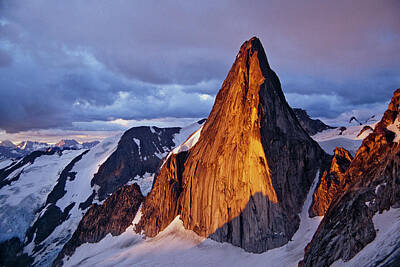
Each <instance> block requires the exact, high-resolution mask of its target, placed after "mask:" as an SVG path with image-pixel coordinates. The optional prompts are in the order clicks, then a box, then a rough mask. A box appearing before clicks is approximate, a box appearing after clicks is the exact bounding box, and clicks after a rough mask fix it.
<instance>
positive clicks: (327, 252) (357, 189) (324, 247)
mask: <svg viewBox="0 0 400 267" xmlns="http://www.w3.org/2000/svg"><path fill="white" fill-rule="evenodd" d="M399 106H400V89H397V90H396V92H395V93H394V95H393V98H392V101H391V103H390V104H389V107H388V109H387V111H386V112H385V114H384V115H383V118H382V120H381V121H380V122H379V123H378V124H377V126H376V127H375V130H374V131H373V132H372V133H371V134H370V135H369V136H368V137H366V138H365V139H364V141H363V143H362V145H361V147H360V149H359V150H358V152H357V154H356V156H355V158H354V159H353V160H352V162H351V164H350V167H349V169H348V171H347V173H346V179H348V180H349V183H348V186H346V188H345V192H344V193H343V194H342V195H341V196H340V197H339V198H336V199H335V200H334V201H333V202H332V204H331V206H330V207H329V208H328V210H327V212H326V214H325V217H324V219H323V220H322V222H321V224H320V226H319V227H318V230H317V231H316V233H315V235H314V237H313V239H312V241H311V242H310V244H309V245H308V246H307V248H306V250H305V257H304V262H303V264H304V265H305V266H328V265H330V264H332V263H333V262H334V261H336V260H338V259H343V260H344V261H347V260H349V259H351V258H352V257H354V255H355V254H357V253H358V252H359V251H360V250H361V249H363V248H364V247H365V246H366V245H367V244H368V243H370V242H371V241H373V240H374V238H375V236H376V231H375V229H374V224H373V221H372V217H373V216H374V215H375V214H376V213H377V212H379V213H381V212H383V211H384V210H388V209H390V207H398V206H399V205H400V157H399V155H400V145H399V143H398V141H397V140H398V139H396V138H398V136H397V135H398V133H396V128H397V129H398V125H400V120H399ZM332 251H334V253H332Z"/></svg>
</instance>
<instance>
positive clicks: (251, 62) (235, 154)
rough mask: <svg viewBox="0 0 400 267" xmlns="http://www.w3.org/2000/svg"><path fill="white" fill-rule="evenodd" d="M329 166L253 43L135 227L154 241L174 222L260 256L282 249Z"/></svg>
mask: <svg viewBox="0 0 400 267" xmlns="http://www.w3.org/2000/svg"><path fill="white" fill-rule="evenodd" d="M325 159H327V156H326V154H325V153H324V152H323V151H322V149H321V148H320V147H319V146H318V144H317V143H316V142H314V141H313V140H312V139H311V138H310V137H309V136H308V134H307V133H306V132H305V131H304V129H303V128H302V127H301V126H300V124H299V122H298V119H297V118H296V116H295V114H294V112H293V110H292V109H291V108H290V107H289V105H288V104H287V102H286V100H285V97H284V95H283V92H282V90H281V85H280V82H279V78H278V77H277V76H276V74H275V73H274V72H273V71H272V70H271V68H270V67H269V64H268V61H267V58H266V55H265V52H264V49H263V47H262V45H261V42H260V41H259V40H258V39H257V38H252V39H250V40H249V41H247V42H245V43H244V44H243V45H242V47H241V49H240V51H239V54H238V55H237V57H236V61H235V63H234V64H233V66H232V68H231V70H230V72H229V74H228V76H227V78H226V80H225V81H224V83H223V85H222V88H221V90H220V91H219V93H218V95H217V97H216V100H215V104H214V106H213V109H212V111H211V113H210V116H209V118H208V120H207V122H206V123H205V124H204V126H203V129H202V131H201V136H200V138H199V140H198V142H197V143H196V144H195V145H194V146H193V147H192V148H191V149H190V150H189V151H187V152H181V153H178V154H176V155H172V156H171V157H169V159H168V160H167V162H166V163H165V164H164V166H163V167H162V169H161V171H160V173H159V174H158V176H157V178H156V181H155V184H154V187H153V189H152V191H151V192H150V194H149V195H148V197H147V198H146V200H145V202H144V204H143V208H142V217H141V218H142V219H141V220H140V222H139V224H138V225H137V227H136V230H137V231H144V233H145V234H146V235H148V236H155V235H156V234H157V233H159V232H160V231H161V230H163V229H164V228H165V227H166V226H167V225H168V224H169V223H170V222H171V221H172V220H173V219H174V218H175V217H176V216H177V215H180V218H181V219H182V221H183V223H184V226H185V228H187V229H190V230H193V231H195V232H196V233H197V234H199V235H201V236H206V237H211V238H213V239H214V240H217V241H221V242H230V243H232V244H233V245H236V246H240V247H242V248H244V249H245V250H247V251H251V252H257V253H260V252H263V251H266V250H268V249H271V248H275V247H278V246H281V245H283V244H285V243H287V242H288V241H289V240H290V238H291V237H292V236H293V234H294V233H295V231H296V230H297V228H298V226H299V217H298V213H299V212H300V211H301V208H302V205H303V203H304V200H305V197H306V195H307V192H308V190H309V188H310V185H311V183H312V181H313V180H314V178H315V177H316V174H317V172H318V170H319V168H320V166H321V165H322V161H323V160H325Z"/></svg>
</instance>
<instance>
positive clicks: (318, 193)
mask: <svg viewBox="0 0 400 267" xmlns="http://www.w3.org/2000/svg"><path fill="white" fill-rule="evenodd" d="M352 160H353V157H352V156H351V154H350V152H349V151H347V150H346V149H344V148H341V147H337V148H336V149H335V153H334V156H333V158H332V162H331V165H330V167H329V169H328V170H326V171H324V173H323V175H322V177H321V180H320V182H319V184H318V186H317V188H316V189H315V192H314V195H313V203H312V205H311V207H310V211H309V213H310V216H311V217H314V216H324V215H325V212H326V210H327V209H328V208H329V206H330V204H331V202H332V200H333V199H334V198H335V197H336V196H338V195H339V194H341V193H342V192H343V190H344V188H345V186H346V185H347V184H348V183H347V181H346V179H345V173H346V171H347V169H348V168H349V166H350V163H351V161H352Z"/></svg>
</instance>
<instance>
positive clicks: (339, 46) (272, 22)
mask: <svg viewBox="0 0 400 267" xmlns="http://www.w3.org/2000/svg"><path fill="white" fill-rule="evenodd" d="M0 9H1V10H2V11H3V12H2V13H1V14H0V128H1V129H5V130H7V131H21V130H28V129H43V128H52V127H61V128H68V129H71V127H72V128H73V127H75V125H77V124H76V123H74V122H83V123H87V122H91V121H96V123H97V124H98V125H100V124H101V121H109V120H114V119H116V118H123V119H127V120H132V119H133V120H137V119H152V118H162V117H204V116H206V115H207V114H208V112H209V111H210V108H211V106H212V101H213V96H214V95H215V94H216V93H217V91H218V90H219V88H220V86H221V84H222V81H223V79H224V78H225V76H226V74H227V73H228V71H229V68H230V66H231V64H232V62H233V60H234V57H235V55H236V53H237V51H238V49H239V47H240V45H241V43H242V42H243V41H244V40H246V39H249V38H250V37H251V36H253V35H257V36H258V37H260V39H261V41H262V42H263V44H264V47H265V49H266V52H267V56H268V58H269V61H270V65H271V67H272V68H274V69H275V71H276V72H277V74H278V75H279V76H280V78H281V81H282V85H283V90H284V92H285V94H286V95H287V97H288V101H289V103H290V104H291V105H293V106H300V107H304V108H307V109H308V110H309V112H310V114H312V115H313V116H320V117H328V118H332V117H335V116H338V115H339V114H340V113H343V112H348V111H351V110H353V109H356V108H365V107H367V106H368V105H370V107H377V106H379V105H383V104H384V103H385V102H386V101H387V100H388V99H389V98H390V97H391V95H392V92H393V90H394V89H396V88H397V87H400V85H399V83H400V79H399V72H398V70H399V69H400V53H398V51H399V50H400V47H399V44H400V42H399V41H400V32H399V31H400V30H399V29H400V17H399V16H398V14H399V11H400V2H399V1H373V0H370V1H329V2H328V1H295V2H293V1H247V2H246V4H244V3H243V2H242V1H197V2H189V1H162V2H160V1H124V0H116V1H104V0H102V1H94V0H88V1H78V0H72V1H48V0H38V1H4V0H3V1H2V0H0ZM208 95H211V97H208ZM93 125H94V124H93ZM105 125H107V124H105ZM104 127H106V126H104ZM113 129H114V128H113Z"/></svg>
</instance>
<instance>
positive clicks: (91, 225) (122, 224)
mask: <svg viewBox="0 0 400 267" xmlns="http://www.w3.org/2000/svg"><path fill="white" fill-rule="evenodd" d="M143 198H144V197H143V195H142V193H141V192H140V188H139V186H138V185H137V184H133V185H130V186H124V187H122V188H121V189H120V190H118V191H117V192H115V193H114V194H113V195H112V196H111V197H109V198H107V199H106V200H105V201H104V203H103V204H102V205H97V204H93V205H92V206H91V207H90V209H89V210H88V211H87V213H86V214H85V216H84V217H83V218H82V220H81V221H80V223H79V225H78V228H77V229H76V231H75V232H74V234H73V235H72V237H71V239H70V240H69V241H68V243H67V244H65V246H64V247H63V249H62V250H61V252H60V254H59V255H58V257H57V259H56V260H55V262H54V263H53V266H61V265H62V259H63V258H64V257H65V256H70V255H72V254H73V253H74V251H75V249H76V248H77V247H78V246H80V245H82V244H83V243H95V242H98V241H100V240H101V239H102V238H104V237H105V236H106V235H107V234H109V233H110V234H112V235H113V236H116V235H120V234H121V233H123V232H124V231H125V230H126V228H127V227H128V226H129V225H130V224H131V223H132V220H133V219H134V217H135V215H136V213H137V211H138V209H139V207H140V204H141V203H142V201H143Z"/></svg>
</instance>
